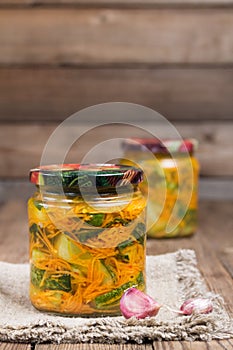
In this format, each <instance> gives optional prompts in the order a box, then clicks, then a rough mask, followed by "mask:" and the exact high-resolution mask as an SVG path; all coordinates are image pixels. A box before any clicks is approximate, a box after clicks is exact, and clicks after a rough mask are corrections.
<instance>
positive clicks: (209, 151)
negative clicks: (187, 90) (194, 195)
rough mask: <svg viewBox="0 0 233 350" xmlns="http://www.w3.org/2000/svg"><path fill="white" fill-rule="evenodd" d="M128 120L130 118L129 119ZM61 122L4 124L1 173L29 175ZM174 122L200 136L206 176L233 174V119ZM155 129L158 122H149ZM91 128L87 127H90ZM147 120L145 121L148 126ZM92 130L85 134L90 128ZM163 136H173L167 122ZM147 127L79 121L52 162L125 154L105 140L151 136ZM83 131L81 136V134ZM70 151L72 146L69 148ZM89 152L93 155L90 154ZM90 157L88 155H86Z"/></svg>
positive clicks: (105, 158)
mask: <svg viewBox="0 0 233 350" xmlns="http://www.w3.org/2000/svg"><path fill="white" fill-rule="evenodd" d="M126 122H127V121H126ZM56 126H57V124H49V125H43V124H38V125H31V124H24V123H22V124H3V125H1V128H0V177H6V178H7V179H10V178H13V177H27V176H28V172H29V169H31V168H33V167H36V166H38V165H39V164H40V159H41V156H42V152H43V149H44V148H45V146H46V143H47V141H48V139H49V137H50V135H51V134H52V132H53V131H54V130H55V129H56ZM174 126H175V127H176V128H177V130H178V132H179V133H180V134H181V135H182V136H183V137H194V136H195V137H196V138H197V139H198V140H199V143H200V146H199V150H198V152H197V156H198V159H199V160H200V163H201V175H204V176H208V175H209V176H214V175H215V176H233V163H232V162H231V159H232V155H233V139H232V132H233V123H232V122H226V123H224V124H223V123H217V122H214V123H211V122H202V123H201V122H200V123H198V124H197V123H175V124H174ZM147 127H148V129H149V130H151V131H152V130H154V129H155V125H150V124H149V125H147ZM86 128H87V129H86ZM145 128H146V124H144V130H145ZM88 129H89V131H88V132H87V133H86V134H85V132H86V130H88ZM156 129H158V133H156V134H155V135H157V136H159V137H164V138H165V137H169V136H171V134H170V131H169V130H168V128H167V126H162V125H160V124H159V125H158V127H156ZM144 130H140V129H138V128H136V127H130V126H127V125H126V124H124V127H122V125H121V124H119V125H111V124H109V125H107V126H100V127H98V128H95V129H93V130H91V125H88V124H83V125H82V124H81V123H80V124H77V125H76V127H73V126H72V127H69V128H67V129H66V131H64V132H63V134H62V136H57V141H58V144H57V146H56V147H54V148H52V149H51V150H50V152H48V149H47V155H48V156H49V157H50V158H49V162H50V163H60V162H63V161H65V162H73V163H75V162H84V161H85V162H106V161H109V160H111V159H115V158H119V157H121V156H122V155H123V153H122V149H121V141H122V140H116V142H115V143H114V146H113V144H111V143H109V144H108V143H107V144H106V143H103V142H106V141H108V140H110V141H108V142H111V139H116V138H128V137H130V136H138V137H139V136H140V137H145V136H148V133H146V132H145V131H144ZM79 134H80V135H82V136H81V137H80V138H78V135H79ZM72 138H74V139H75V140H77V141H76V142H75V143H74V144H73V146H72V147H71V148H70V151H69V153H68V155H67V156H66V158H65V159H63V158H61V155H62V154H64V149H66V147H67V146H66V142H68V143H69V140H70V139H72ZM67 151H68V150H67ZM88 152H91V153H89V156H88V157H87V155H88ZM85 156H86V157H87V158H84V157H85Z"/></svg>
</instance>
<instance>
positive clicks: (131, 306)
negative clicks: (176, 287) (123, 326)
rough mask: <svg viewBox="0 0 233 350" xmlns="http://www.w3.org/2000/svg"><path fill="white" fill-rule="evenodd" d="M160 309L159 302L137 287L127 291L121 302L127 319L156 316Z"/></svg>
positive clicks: (121, 307) (121, 308) (122, 310)
mask: <svg viewBox="0 0 233 350" xmlns="http://www.w3.org/2000/svg"><path fill="white" fill-rule="evenodd" d="M160 307H161V305H159V304H158V303H157V301H155V300H154V299H153V298H151V297H150V296H149V295H147V294H145V293H143V292H141V291H140V290H138V289H137V288H135V287H131V288H129V289H127V290H126V291H125V292H124V294H123V296H122V298H121V300H120V310H121V313H122V315H123V316H124V317H125V318H130V317H133V316H134V317H136V318H138V319H142V318H146V317H148V316H155V315H157V313H158V312H159V309H160Z"/></svg>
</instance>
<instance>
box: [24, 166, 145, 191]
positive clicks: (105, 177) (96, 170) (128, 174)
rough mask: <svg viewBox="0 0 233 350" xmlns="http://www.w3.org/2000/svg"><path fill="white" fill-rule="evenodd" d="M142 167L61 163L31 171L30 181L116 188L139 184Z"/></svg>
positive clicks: (71, 187)
mask: <svg viewBox="0 0 233 350" xmlns="http://www.w3.org/2000/svg"><path fill="white" fill-rule="evenodd" d="M142 177H143V172H142V170H141V169H139V168H136V167H131V166H126V165H118V164H83V165H82V164H59V165H56V164H54V165H46V166H41V167H38V168H35V169H31V171H30V182H31V183H34V184H35V185H37V186H44V187H50V188H52V187H59V186H62V187H63V188H64V189H90V188H98V189H103V190H104V189H114V188H116V186H127V185H130V184H132V185H137V184H138V183H140V182H141V181H142Z"/></svg>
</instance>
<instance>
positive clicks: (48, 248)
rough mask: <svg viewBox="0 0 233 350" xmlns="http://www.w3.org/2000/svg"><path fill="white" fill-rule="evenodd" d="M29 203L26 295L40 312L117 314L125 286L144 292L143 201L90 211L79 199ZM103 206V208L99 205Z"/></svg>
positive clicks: (39, 200) (58, 199)
mask: <svg viewBox="0 0 233 350" xmlns="http://www.w3.org/2000/svg"><path fill="white" fill-rule="evenodd" d="M53 199H54V200H52V201H51V199H50V201H48V202H46V201H44V202H42V201H41V197H40V194H39V193H36V194H35V196H34V197H33V198H31V199H30V200H29V227H30V259H31V285H30V297H31V301H32V303H33V305H34V306H35V307H37V308H38V309H40V310H46V311H49V312H56V313H62V314H67V315H75V314H81V315H87V316H88V315H91V316H93V315H94V314H96V315H98V314H101V313H102V314H103V313H104V314H106V313H107V314H108V313H111V314H119V301H120V298H121V296H122V294H123V292H124V290H126V289H127V288H129V287H131V286H136V287H137V288H139V289H141V290H144V289H145V276H144V271H145V247H144V245H145V225H144V222H145V218H144V207H145V200H144V199H143V198H142V197H141V196H138V197H137V196H135V198H134V199H133V200H132V201H131V202H130V203H129V204H128V205H126V206H125V207H122V205H121V206H119V204H117V203H116V206H115V207H113V204H112V203H111V206H107V201H106V203H101V208H102V209H99V210H97V209H94V208H93V207H90V206H89V205H88V204H86V203H85V202H84V201H82V200H81V199H80V198H79V197H76V198H72V199H69V198H68V197H66V201H64V202H63V203H62V205H61V199H60V198H59V197H56V196H55V195H54V198H53ZM105 204H106V205H105Z"/></svg>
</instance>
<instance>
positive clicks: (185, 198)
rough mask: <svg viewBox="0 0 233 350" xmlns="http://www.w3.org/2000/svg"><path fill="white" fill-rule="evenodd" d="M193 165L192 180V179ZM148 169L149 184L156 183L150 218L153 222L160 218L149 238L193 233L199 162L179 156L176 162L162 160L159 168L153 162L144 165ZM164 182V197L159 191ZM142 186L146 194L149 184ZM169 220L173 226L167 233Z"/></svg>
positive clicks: (170, 159) (195, 217) (152, 194)
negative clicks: (191, 174)
mask: <svg viewBox="0 0 233 350" xmlns="http://www.w3.org/2000/svg"><path fill="white" fill-rule="evenodd" d="M157 158H158V156H157ZM158 159H159V158H158ZM190 160H191V164H190ZM190 166H192V170H193V177H191V176H190ZM145 167H146V168H147V169H148V173H149V175H148V176H149V178H150V181H151V182H152V183H153V184H154V188H153V192H152V193H151V194H150V195H151V202H152V204H151V211H150V212H149V213H148V215H149V216H151V221H152V220H154V221H155V219H156V218H157V221H156V223H155V224H154V225H153V226H152V227H151V228H150V230H149V231H148V235H150V236H152V237H172V236H186V235H189V234H191V233H194V232H195V231H196V229H197V191H198V188H197V184H198V171H199V166H198V162H197V161H196V160H195V159H194V158H192V157H190V158H189V157H182V156H180V157H177V158H176V159H172V158H163V157H161V159H159V162H158V166H157V167H154V162H153V166H151V164H150V161H146V162H145ZM164 181H165V186H166V192H165V197H164V192H163V191H161V190H160V189H161V187H162V183H163V182H164ZM141 186H142V191H143V192H144V193H146V191H147V188H146V187H147V185H146V183H145V182H143V183H142V184H141ZM161 208H162V211H161ZM160 211H161V212H160ZM170 219H171V220H172V221H171V223H174V224H173V228H172V230H171V232H169V233H168V232H167V224H168V222H169V220H170Z"/></svg>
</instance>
